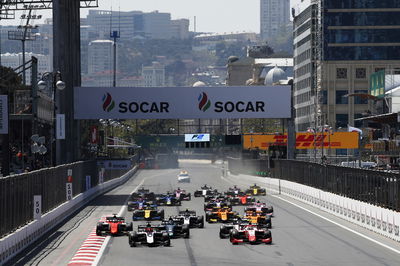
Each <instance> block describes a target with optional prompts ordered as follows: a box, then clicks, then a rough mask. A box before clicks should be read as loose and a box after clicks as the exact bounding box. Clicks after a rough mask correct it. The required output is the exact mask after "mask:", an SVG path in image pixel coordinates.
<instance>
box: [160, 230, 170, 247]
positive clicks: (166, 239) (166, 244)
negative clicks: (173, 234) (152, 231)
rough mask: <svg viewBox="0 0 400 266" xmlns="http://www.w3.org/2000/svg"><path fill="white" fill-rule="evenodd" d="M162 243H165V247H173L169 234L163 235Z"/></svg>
mask: <svg viewBox="0 0 400 266" xmlns="http://www.w3.org/2000/svg"><path fill="white" fill-rule="evenodd" d="M162 241H163V245H164V247H169V246H171V239H170V238H169V236H168V234H167V233H163V234H162Z"/></svg>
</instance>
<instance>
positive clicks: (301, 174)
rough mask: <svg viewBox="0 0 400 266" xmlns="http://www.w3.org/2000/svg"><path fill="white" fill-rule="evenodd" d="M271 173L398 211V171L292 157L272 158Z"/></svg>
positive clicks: (399, 205) (399, 181)
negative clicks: (315, 161)
mask: <svg viewBox="0 0 400 266" xmlns="http://www.w3.org/2000/svg"><path fill="white" fill-rule="evenodd" d="M272 177H274V178H279V179H284V180H287V181H292V182H296V183H299V184H303V185H307V186H310V187H314V188H318V189H321V190H322V191H326V192H331V193H333V194H336V195H341V196H344V197H348V198H351V199H354V200H358V201H362V202H366V203H369V204H371V205H376V206H379V207H383V208H387V209H391V210H395V211H400V176H399V175H398V174H393V173H387V172H382V171H374V170H367V169H359V168H350V167H341V166H337V165H327V164H319V163H310V162H302V161H294V160H274V168H273V169H272Z"/></svg>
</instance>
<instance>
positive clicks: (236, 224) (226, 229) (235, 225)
mask: <svg viewBox="0 0 400 266" xmlns="http://www.w3.org/2000/svg"><path fill="white" fill-rule="evenodd" d="M247 224H250V223H249V222H248V221H246V220H242V219H240V218H239V219H236V220H234V221H233V222H232V223H231V224H223V225H221V226H220V228H219V238H228V237H229V235H230V233H231V231H232V230H233V229H236V230H238V229H239V228H240V225H247Z"/></svg>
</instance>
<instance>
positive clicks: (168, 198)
mask: <svg viewBox="0 0 400 266" xmlns="http://www.w3.org/2000/svg"><path fill="white" fill-rule="evenodd" d="M155 203H156V204H157V205H159V206H181V205H182V202H181V199H180V198H178V197H176V196H175V194H171V193H169V192H167V194H161V195H157V196H156V200H155Z"/></svg>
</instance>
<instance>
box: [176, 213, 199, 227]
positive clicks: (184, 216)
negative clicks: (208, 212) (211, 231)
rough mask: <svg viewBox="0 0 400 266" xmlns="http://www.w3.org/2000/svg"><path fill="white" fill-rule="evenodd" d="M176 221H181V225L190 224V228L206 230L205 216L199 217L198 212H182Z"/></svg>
mask: <svg viewBox="0 0 400 266" xmlns="http://www.w3.org/2000/svg"><path fill="white" fill-rule="evenodd" d="M174 220H179V223H180V224H188V225H189V227H190V228H204V216H203V215H201V216H197V215H196V211H189V210H186V211H180V212H179V214H178V215H177V216H175V217H174Z"/></svg>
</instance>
